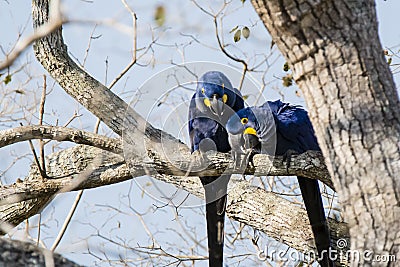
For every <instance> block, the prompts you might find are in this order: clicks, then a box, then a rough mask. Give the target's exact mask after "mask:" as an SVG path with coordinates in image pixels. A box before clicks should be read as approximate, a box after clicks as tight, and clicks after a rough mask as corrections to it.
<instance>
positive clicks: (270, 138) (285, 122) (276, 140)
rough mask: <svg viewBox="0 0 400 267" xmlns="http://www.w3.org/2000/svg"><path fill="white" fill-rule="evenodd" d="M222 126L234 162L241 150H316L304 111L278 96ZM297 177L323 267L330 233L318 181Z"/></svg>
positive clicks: (279, 152) (283, 153) (274, 152)
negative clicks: (230, 147) (278, 98)
mask: <svg viewBox="0 0 400 267" xmlns="http://www.w3.org/2000/svg"><path fill="white" fill-rule="evenodd" d="M226 130H227V131H228V133H229V142H230V145H231V146H232V154H233V157H234V159H235V161H236V162H238V161H240V156H241V154H244V155H245V158H246V159H247V160H248V159H249V158H248V155H249V154H250V153H249V152H250V151H252V152H251V154H252V155H254V153H262V154H269V155H277V156H284V158H287V159H289V160H290V155H291V154H292V153H303V152H305V151H307V150H317V151H320V147H319V145H318V142H317V139H316V137H315V135H314V129H313V127H312V124H311V122H310V119H309V117H308V115H307V111H305V110H304V109H302V108H301V107H299V106H294V105H290V104H288V103H283V102H281V101H280V100H277V101H267V102H266V103H264V104H263V105H262V106H258V107H248V108H244V109H242V110H240V111H238V112H237V114H236V115H233V116H232V117H231V118H230V119H229V120H228V122H227V125H226ZM246 154H247V156H246ZM247 162H248V161H246V162H245V163H246V165H247ZM242 164H243V161H242V163H241V164H240V165H242ZM297 180H298V183H299V186H300V191H301V195H302V197H303V200H304V204H305V207H306V210H307V214H308V218H309V221H310V224H311V228H312V232H313V234H314V240H315V244H316V247H317V251H318V255H319V259H318V261H319V263H320V265H321V266H324V267H325V266H334V264H333V262H332V261H330V260H329V258H328V251H329V247H330V235H329V229H328V225H327V222H326V218H325V212H324V208H323V204H322V199H321V192H320V190H319V185H318V181H317V180H314V179H309V178H306V177H301V176H298V177H297ZM323 251H325V252H324V253H322V252H323Z"/></svg>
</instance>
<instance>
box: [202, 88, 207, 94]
mask: <svg viewBox="0 0 400 267" xmlns="http://www.w3.org/2000/svg"><path fill="white" fill-rule="evenodd" d="M205 92H206V90H205V89H204V87H203V88H201V93H202V94H203V95H204V93H205Z"/></svg>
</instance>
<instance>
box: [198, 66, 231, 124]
mask: <svg viewBox="0 0 400 267" xmlns="http://www.w3.org/2000/svg"><path fill="white" fill-rule="evenodd" d="M235 100H236V94H235V93H234V91H233V89H232V84H231V82H230V81H229V79H228V78H227V77H226V76H225V75H224V74H223V73H222V72H219V71H209V72H206V73H205V74H203V75H202V76H201V77H200V79H199V81H198V83H197V88H196V101H197V102H198V105H199V106H200V107H203V110H204V111H205V110H209V111H211V113H212V114H214V115H216V116H219V117H220V116H222V115H223V114H224V112H225V110H226V106H229V107H231V108H232V107H233V105H234V103H235Z"/></svg>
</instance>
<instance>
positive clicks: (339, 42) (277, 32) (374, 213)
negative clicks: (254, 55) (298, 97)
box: [252, 0, 400, 266]
mask: <svg viewBox="0 0 400 267" xmlns="http://www.w3.org/2000/svg"><path fill="white" fill-rule="evenodd" d="M252 3H253V5H254V7H255V9H256V12H257V13H258V14H259V16H260V18H261V19H262V21H263V22H264V24H265V26H266V28H267V29H268V31H269V32H270V34H271V35H272V38H273V41H274V42H275V43H276V44H277V46H278V48H279V49H280V51H281V52H282V53H283V55H284V56H285V58H286V60H287V61H288V63H289V65H290V67H291V69H292V71H293V77H294V79H295V81H296V83H297V84H298V86H299V87H300V88H301V89H302V91H303V93H304V96H305V99H306V102H307V106H308V108H309V113H310V117H311V120H312V123H313V126H314V129H315V131H316V135H317V138H318V142H319V143H320V146H321V148H322V152H323V154H324V156H325V158H326V162H327V166H328V169H329V172H330V174H331V176H332V177H333V181H334V185H335V188H336V189H337V191H338V194H339V199H340V201H341V203H342V205H343V208H344V215H345V219H346V220H347V221H348V223H349V227H350V236H351V244H352V249H355V250H358V251H366V250H371V251H373V253H374V255H389V254H395V255H396V258H400V251H399V246H400V207H399V203H400V180H399V179H398V177H397V175H398V173H399V171H400V153H399V150H400V146H399V143H400V123H399V122H400V118H399V114H400V112H399V111H400V105H399V98H398V95H397V92H396V88H395V85H394V81H393V77H392V74H391V72H390V69H389V66H388V64H387V63H386V61H385V58H384V55H383V49H382V46H381V44H380V40H379V36H378V24H377V18H376V11H375V2H374V1H373V0H367V1H365V0H364V1H361V0H354V1H346V0H339V1H332V0H317V1H306V0H294V1H285V0H268V1H267V0H253V1H252ZM371 258H374V257H371ZM353 264H354V265H374V266H377V265H387V264H388V262H373V260H372V259H363V258H362V257H360V259H355V260H354V262H353ZM391 264H392V265H394V264H395V263H394V262H391Z"/></svg>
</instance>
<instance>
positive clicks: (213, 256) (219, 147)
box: [189, 71, 244, 267]
mask: <svg viewBox="0 0 400 267" xmlns="http://www.w3.org/2000/svg"><path fill="white" fill-rule="evenodd" d="M243 107H244V102H243V99H242V96H241V94H240V92H239V91H238V90H237V89H235V88H233V87H232V84H231V82H230V81H229V79H228V78H227V77H226V76H225V75H224V74H223V73H221V72H218V71H210V72H207V73H205V74H203V76H201V77H200V79H199V81H198V83H197V87H196V92H195V94H194V95H193V97H192V99H191V101H190V106H189V136H190V144H191V150H192V152H195V151H199V152H201V153H204V152H207V151H210V150H216V151H218V152H224V153H226V152H229V151H230V149H231V147H230V145H229V142H228V133H227V131H226V130H225V124H226V122H227V121H228V119H229V118H230V117H231V116H232V115H233V114H234V113H235V112H236V111H238V110H240V109H242V108H243ZM229 178H230V175H221V176H220V177H213V176H205V177H204V176H203V177H200V180H201V182H202V184H203V186H204V190H205V196H206V218H207V235H208V251H209V266H210V267H222V264H223V246H224V243H223V240H224V219H225V207H226V192H227V185H228V182H229Z"/></svg>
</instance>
